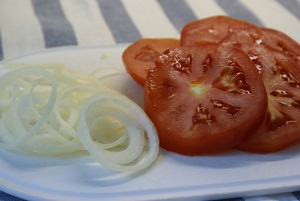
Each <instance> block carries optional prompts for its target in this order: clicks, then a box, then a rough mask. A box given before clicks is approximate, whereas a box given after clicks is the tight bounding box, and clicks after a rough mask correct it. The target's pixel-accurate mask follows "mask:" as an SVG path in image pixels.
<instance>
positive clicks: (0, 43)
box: [0, 32, 4, 60]
mask: <svg viewBox="0 0 300 201" xmlns="http://www.w3.org/2000/svg"><path fill="white" fill-rule="evenodd" d="M3 58H4V56H3V47H2V39H1V32H0V60H2V59H3Z"/></svg>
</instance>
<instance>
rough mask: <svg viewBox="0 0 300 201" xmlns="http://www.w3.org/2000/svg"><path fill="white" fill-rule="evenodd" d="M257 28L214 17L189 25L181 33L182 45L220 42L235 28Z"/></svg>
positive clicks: (228, 18)
mask: <svg viewBox="0 0 300 201" xmlns="http://www.w3.org/2000/svg"><path fill="white" fill-rule="evenodd" d="M246 27H255V25H253V24H251V23H249V22H246V21H243V20H239V19H235V18H231V17H227V16H214V17H209V18H204V19H200V20H195V21H192V22H190V23H187V24H186V25H185V26H184V27H183V28H182V31H181V38H180V44H181V46H184V45H191V44H194V43H198V42H203V41H207V42H216V43H217V42H219V41H221V40H222V39H223V38H225V36H226V35H227V33H228V32H230V31H231V30H232V29H234V28H246Z"/></svg>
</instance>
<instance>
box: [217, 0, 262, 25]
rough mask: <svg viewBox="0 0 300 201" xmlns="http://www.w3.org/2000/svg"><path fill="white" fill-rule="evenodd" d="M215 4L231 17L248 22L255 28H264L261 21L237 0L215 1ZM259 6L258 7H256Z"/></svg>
mask: <svg viewBox="0 0 300 201" xmlns="http://www.w3.org/2000/svg"><path fill="white" fill-rule="evenodd" d="M215 1H216V3H217V4H218V5H219V6H220V7H221V8H222V9H223V10H224V11H225V12H226V13H227V14H228V15H229V16H231V17H234V18H237V19H241V20H245V21H248V22H250V23H253V24H255V25H257V26H264V24H263V23H262V21H261V20H260V19H259V18H258V17H257V16H256V15H255V14H254V13H253V12H252V11H251V10H250V9H249V8H247V7H246V6H245V5H244V4H242V3H241V2H239V1H238V0H215ZM257 6H259V5H257Z"/></svg>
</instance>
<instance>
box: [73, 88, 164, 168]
mask: <svg viewBox="0 0 300 201" xmlns="http://www.w3.org/2000/svg"><path fill="white" fill-rule="evenodd" d="M107 107H108V109H109V110H110V111H111V113H106V114H105V113H104V114H103V115H104V116H105V115H107V116H110V115H111V114H113V115H115V116H114V117H115V118H117V119H119V120H120V121H121V122H122V123H124V125H125V124H126V126H127V129H128V130H127V131H128V132H127V134H128V139H129V140H128V141H129V142H128V146H127V147H128V148H126V149H125V150H123V151H120V153H121V155H120V158H117V157H116V158H115V157H113V156H114V152H109V151H108V150H107V149H105V148H104V147H101V146H97V143H96V142H95V141H94V140H93V138H92V136H91V133H90V128H89V126H88V122H87V119H89V115H92V116H93V111H94V110H95V109H98V108H101V109H102V108H107ZM100 115H101V114H100ZM142 127H143V128H142ZM99 131H100V132H101V128H100V129H99ZM144 131H145V134H146V135H147V140H148V144H149V145H150V146H149V150H148V153H147V154H146V155H142V152H141V150H140V149H141V147H142V148H143V147H144V141H143V140H142V139H143V138H144ZM78 134H79V138H80V140H81V142H82V144H83V146H84V147H85V148H86V149H87V150H88V151H89V152H90V153H91V155H92V156H94V158H95V159H96V160H97V161H98V162H99V163H100V164H102V165H104V166H106V167H108V168H110V169H113V170H117V171H137V170H141V169H144V168H145V167H147V166H149V165H150V164H151V163H152V162H153V161H154V160H155V158H156V156H157V154H158V138H157V134H156V129H155V127H154V125H153V124H152V123H151V121H150V120H149V118H148V117H147V116H146V115H145V113H144V112H143V111H142V109H141V108H140V107H139V106H137V105H136V104H135V103H134V102H132V101H127V98H126V97H124V96H122V95H117V94H115V93H110V92H103V93H99V94H96V95H94V96H92V97H91V98H90V99H88V100H87V101H86V102H85V103H84V104H83V105H82V107H81V108H80V111H79V121H78ZM131 146H132V147H133V148H131ZM129 147H130V148H129ZM129 149H130V151H128V150H129ZM131 149H132V150H131ZM134 150H136V153H139V154H138V155H136V154H135V152H134ZM127 151H128V152H129V155H127V158H126V159H125V160H123V158H122V157H123V154H122V153H123V152H127ZM141 155H142V156H143V158H142V159H140V158H139V156H141ZM134 160H139V161H138V162H137V163H132V162H133V161H134ZM125 161H127V163H126V162H125Z"/></svg>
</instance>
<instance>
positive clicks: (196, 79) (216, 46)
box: [123, 16, 300, 155]
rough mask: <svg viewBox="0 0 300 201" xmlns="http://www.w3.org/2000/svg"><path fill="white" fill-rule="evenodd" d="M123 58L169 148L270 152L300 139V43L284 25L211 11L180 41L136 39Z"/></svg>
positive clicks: (192, 151)
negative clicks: (263, 25) (282, 28)
mask: <svg viewBox="0 0 300 201" xmlns="http://www.w3.org/2000/svg"><path fill="white" fill-rule="evenodd" d="M123 61H124V64H125V67H126V69H127V71H128V72H129V74H130V75H131V76H132V77H133V78H134V79H135V80H136V81H137V82H138V83H140V84H141V85H143V86H144V88H145V90H144V92H145V93H144V98H145V102H144V103H145V105H144V107H145V108H144V109H145V111H146V113H147V115H148V116H149V117H150V119H151V120H152V121H153V123H154V124H155V126H156V128H157V130H158V134H159V139H160V146H161V147H162V148H165V149H167V150H170V151H174V152H176V153H180V154H184V155H202V154H211V153H216V152H221V151H225V150H228V149H230V148H238V149H241V150H244V151H249V152H258V153H269V152H275V151H279V150H281V149H284V148H286V147H288V146H289V145H292V144H295V143H296V142H297V141H299V140H300V45H299V44H298V43H297V42H296V41H294V40H293V39H291V38H290V37H288V36H287V35H285V34H284V33H282V32H279V31H277V30H272V29H267V28H260V27H257V26H255V25H253V24H250V23H248V22H245V21H241V20H238V19H233V18H230V17H226V16H216V17H210V18H206V19H202V20H197V21H193V22H190V23H188V24H186V25H185V26H184V27H183V29H182V32H181V38H180V40H176V39H141V40H139V41H137V42H135V43H133V44H132V45H131V46H129V47H128V48H127V49H126V50H125V51H124V53H123Z"/></svg>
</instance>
